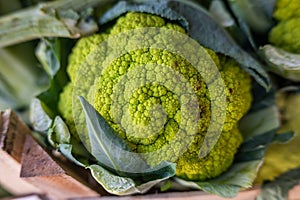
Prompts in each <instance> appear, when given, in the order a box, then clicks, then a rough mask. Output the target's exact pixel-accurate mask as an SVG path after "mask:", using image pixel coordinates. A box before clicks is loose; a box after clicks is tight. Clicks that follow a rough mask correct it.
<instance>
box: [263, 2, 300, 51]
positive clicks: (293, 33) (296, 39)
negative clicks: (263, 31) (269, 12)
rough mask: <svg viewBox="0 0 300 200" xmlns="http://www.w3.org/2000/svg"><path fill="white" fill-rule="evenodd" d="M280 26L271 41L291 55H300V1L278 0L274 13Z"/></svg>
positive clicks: (273, 30)
mask: <svg viewBox="0 0 300 200" xmlns="http://www.w3.org/2000/svg"><path fill="white" fill-rule="evenodd" d="M273 16H274V18H275V19H277V20H278V24H277V25H276V26H275V27H274V28H272V30H271V31H270V34H269V41H270V42H271V43H272V44H274V45H275V46H277V47H281V48H283V49H285V50H286V51H289V52H291V53H300V0H278V1H277V3H276V7H275V10H274V13H273Z"/></svg>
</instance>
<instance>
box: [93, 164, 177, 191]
mask: <svg viewBox="0 0 300 200" xmlns="http://www.w3.org/2000/svg"><path fill="white" fill-rule="evenodd" d="M87 168H89V169H90V170H91V172H92V175H93V177H94V178H95V179H96V180H97V181H98V182H99V183H100V184H101V185H102V186H103V188H104V189H105V190H106V191H108V192H109V193H111V194H116V195H131V194H143V193H145V192H147V191H148V190H149V189H150V188H152V187H153V186H155V185H156V184H158V183H159V182H161V181H163V180H166V179H168V178H170V177H172V176H174V174H173V173H175V168H170V169H169V170H170V171H171V172H172V173H162V174H161V177H160V178H158V179H155V180H152V181H148V182H146V183H142V184H137V183H136V182H135V181H134V180H133V179H131V178H128V177H121V176H116V175H114V174H112V173H111V172H109V171H107V170H106V169H104V168H103V167H101V166H99V165H91V166H88V167H87ZM166 172H167V170H166Z"/></svg>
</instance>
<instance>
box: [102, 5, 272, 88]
mask: <svg viewBox="0 0 300 200" xmlns="http://www.w3.org/2000/svg"><path fill="white" fill-rule="evenodd" d="M128 11H140V12H149V13H152V14H156V15H159V16H161V17H164V18H167V19H170V20H175V21H176V20H177V21H179V23H181V25H182V26H183V27H185V28H186V29H187V30H188V33H189V35H190V36H191V37H192V38H193V39H195V40H197V41H198V42H199V43H200V44H202V45H204V46H205V47H208V48H210V49H212V50H214V51H216V52H218V53H222V54H224V55H227V56H230V57H232V58H234V59H235V60H236V61H237V62H238V63H240V64H241V66H242V67H243V68H244V69H245V70H246V71H247V72H248V73H249V74H251V75H252V76H253V77H254V78H255V80H256V81H257V82H258V83H259V84H260V85H262V86H263V87H264V88H265V89H267V90H269V89H270V80H269V77H268V75H267V73H266V71H265V70H264V68H263V66H262V64H261V63H260V62H258V61H257V60H256V59H255V58H254V57H252V56H251V55H250V54H249V53H247V52H246V51H245V50H243V49H242V48H241V47H240V46H239V45H238V44H237V43H236V41H235V40H234V39H233V38H232V37H231V36H230V35H229V33H228V32H227V31H226V30H225V29H224V28H223V27H221V26H220V25H219V23H218V22H217V21H216V20H215V19H214V18H213V17H212V16H211V15H210V14H209V12H208V11H207V10H205V9H204V8H203V7H201V6H200V5H199V4H196V3H193V2H192V1H183V0H167V1H164V0H158V1H155V2H152V1H140V0H130V1H120V2H119V3H117V4H116V5H115V6H114V7H113V8H112V9H110V10H109V11H108V12H107V13H106V14H104V15H103V16H102V17H100V20H99V21H100V23H101V24H104V23H106V22H108V21H110V20H113V19H116V18H118V17H119V16H120V15H121V14H123V13H125V12H128ZM187 26H188V27H187Z"/></svg>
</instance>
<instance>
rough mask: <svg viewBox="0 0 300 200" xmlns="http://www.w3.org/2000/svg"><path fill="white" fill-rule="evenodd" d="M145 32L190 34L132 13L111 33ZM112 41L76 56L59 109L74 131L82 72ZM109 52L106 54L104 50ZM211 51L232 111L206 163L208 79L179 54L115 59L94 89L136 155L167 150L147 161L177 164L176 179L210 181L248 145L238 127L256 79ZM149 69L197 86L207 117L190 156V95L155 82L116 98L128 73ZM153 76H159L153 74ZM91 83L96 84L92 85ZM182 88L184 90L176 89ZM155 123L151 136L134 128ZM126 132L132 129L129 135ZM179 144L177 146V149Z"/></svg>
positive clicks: (89, 41)
mask: <svg viewBox="0 0 300 200" xmlns="http://www.w3.org/2000/svg"><path fill="white" fill-rule="evenodd" d="M143 27H162V28H168V29H171V30H175V31H178V32H181V33H185V31H184V29H182V28H181V27H180V26H178V25H176V24H172V23H169V22H166V21H165V20H164V19H162V18H161V17H158V16H154V15H151V14H144V13H127V14H126V15H125V16H122V17H120V18H119V19H118V20H117V22H116V24H115V25H114V26H113V27H112V28H111V29H110V30H109V33H108V34H109V35H116V34H118V33H121V32H122V31H125V30H131V29H135V28H143ZM107 36H108V35H107V34H98V35H93V36H90V37H87V38H83V39H80V40H79V42H78V43H77V45H76V46H75V48H74V49H73V53H72V55H71V56H70V64H69V67H68V73H69V75H70V78H71V83H70V84H69V85H68V86H66V89H65V90H64V92H63V93H62V94H61V96H60V97H61V98H60V102H59V110H60V111H61V114H62V116H63V117H64V118H65V120H66V121H67V123H68V124H69V125H70V126H73V127H74V122H73V116H72V109H70V108H72V105H71V104H72V100H70V98H72V94H71V93H72V86H73V84H74V83H75V79H76V76H77V72H78V70H79V68H80V66H81V64H82V62H84V61H85V59H86V57H87V55H88V54H89V53H91V52H92V51H93V49H94V48H95V47H96V46H97V45H98V44H99V43H101V42H102V41H103V40H105V38H107ZM100 51H101V50H100ZM103 51H105V50H104V49H103ZM207 51H208V53H209V54H210V56H211V57H212V59H213V60H214V62H215V63H216V65H217V67H218V69H219V70H220V74H221V77H222V78H223V80H224V83H225V86H226V101H227V102H226V103H227V107H226V120H225V125H224V127H223V132H222V134H221V136H220V137H219V140H218V142H217V143H216V145H215V146H214V148H213V149H212V151H211V152H210V154H209V155H207V156H206V157H204V158H202V159H200V158H199V152H200V148H201V144H202V142H203V141H204V137H205V134H206V131H207V129H208V126H209V124H210V116H211V109H210V106H211V101H210V98H209V94H208V89H207V86H206V84H205V82H204V81H203V78H202V77H201V76H200V74H199V72H197V70H196V69H195V68H194V67H193V66H192V65H191V64H190V63H189V62H187V61H186V60H185V59H183V58H182V57H180V56H179V55H176V54H174V53H171V52H168V51H164V50H160V49H147V48H145V49H138V50H136V51H134V52H128V53H126V54H124V55H122V56H120V57H118V58H117V59H115V60H114V61H113V62H112V63H111V64H110V65H109V66H107V68H106V69H105V71H104V72H103V74H102V76H101V77H99V78H100V79H99V80H100V81H96V82H95V83H96V84H95V85H94V89H95V91H96V92H95V93H94V96H93V98H94V105H93V106H94V107H95V109H96V110H97V111H99V113H100V114H101V115H102V116H103V117H104V118H105V119H106V120H107V121H108V123H109V124H110V125H111V126H112V128H113V129H114V130H115V131H116V132H117V133H118V134H119V135H120V136H121V137H122V138H123V139H124V140H125V141H127V143H128V144H129V146H130V147H131V148H132V150H133V151H135V152H138V153H147V152H154V151H156V150H159V149H161V151H160V153H159V154H153V155H152V156H149V157H147V158H146V160H147V162H148V163H149V164H150V165H156V164H159V163H160V162H161V161H163V160H168V161H172V162H176V163H177V168H176V175H177V176H179V177H182V178H185V179H188V180H205V179H209V178H213V177H216V176H218V175H219V174H221V173H222V172H224V171H225V170H226V169H227V168H228V167H229V166H230V165H231V164H232V162H233V159H234V154H235V153H236V151H237V148H238V147H239V145H240V144H241V142H242V136H241V134H240V133H239V130H238V129H237V122H238V120H239V119H240V118H241V117H242V116H243V115H244V114H245V113H246V112H247V111H248V109H249V107H250V104H251V100H252V97H251V78H250V76H249V75H248V74H247V73H246V72H245V71H243V70H242V69H241V68H240V67H239V66H238V64H237V63H236V62H235V61H234V60H232V59H229V58H226V57H224V56H218V55H217V54H215V53H214V52H213V51H211V50H207ZM145 64H147V67H148V68H147V67H145V69H144V70H146V71H147V70H148V72H147V75H149V76H154V75H155V76H156V78H157V79H158V80H159V79H160V77H161V78H165V77H167V76H168V70H166V71H164V70H162V71H155V70H157V68H153V69H152V68H151V66H152V65H151V64H153V65H161V66H163V67H162V68H163V69H165V68H164V67H167V68H170V69H172V70H175V71H176V72H178V73H179V74H181V75H182V78H183V79H184V80H183V81H181V79H179V80H177V79H176V80H173V81H174V83H175V84H173V85H174V90H176V89H177V90H180V89H183V88H180V86H181V85H184V81H186V80H188V83H189V85H191V86H192V89H193V92H194V93H195V95H196V97H197V100H198V102H199V105H197V106H198V107H197V109H199V110H200V112H201V114H200V120H199V126H198V127H196V128H197V131H196V133H193V135H192V138H193V140H192V141H190V142H187V143H189V144H188V145H189V146H188V147H187V149H186V151H185V152H180V151H181V150H180V149H178V146H177V145H176V142H177V143H181V144H182V143H185V142H186V140H185V139H186V138H187V137H189V134H191V133H189V129H190V128H191V129H193V128H194V127H189V126H188V124H189V123H190V119H189V118H188V115H185V113H184V111H182V110H181V109H180V108H181V105H180V102H184V101H185V100H184V96H181V97H180V99H178V97H176V95H175V94H174V93H173V91H172V90H170V88H168V87H166V86H165V85H164V84H158V83H154V82H151V83H150V82H149V83H147V84H144V85H143V86H141V87H139V88H138V89H136V90H134V91H133V92H132V93H131V96H130V97H129V98H128V97H126V94H125V93H123V92H122V91H120V92H118V93H116V94H117V96H116V95H115V94H114V95H112V93H113V91H114V89H116V87H117V83H118V81H120V79H121V78H122V77H124V75H125V74H127V73H129V72H130V71H131V70H133V69H136V68H137V67H138V66H141V65H145ZM149 64H150V65H149ZM167 68H166V69H167ZM91 70H93V69H91ZM153 71H155V73H152V72H153ZM139 78H140V77H139V74H135V75H134V76H130V79H129V80H128V81H132V79H136V80H137V81H138V79H139ZM169 78H170V80H171V79H172V77H169ZM89 81H90V82H91V80H89ZM176 81H177V82H176ZM158 82H159V81H158ZM176 83H177V84H176ZM171 85H172V84H171ZM176 85H178V87H179V88H176V87H175V86H176ZM216 89H217V88H216ZM114 101H117V102H118V103H119V105H118V104H117V105H118V106H117V108H114V109H116V110H118V109H119V110H122V108H123V107H126V106H128V110H129V115H130V116H127V115H125V114H123V113H122V112H112V109H113V108H112V107H113V106H112V105H113V102H114ZM114 105H115V104H114ZM156 105H161V106H162V108H163V109H164V111H165V115H164V114H161V112H157V110H155V109H153V108H156ZM118 107H119V108H118ZM116 113H117V114H116ZM151 116H155V118H156V121H155V123H150V122H151ZM128 118H130V119H131V120H129V119H128ZM160 118H161V119H162V120H161V121H163V122H165V124H163V125H161V124H160V120H157V119H160ZM132 123H134V125H133V124H132ZM180 123H184V124H185V125H186V127H187V128H186V129H185V131H179V129H180V128H179V127H180V125H179V124H180ZM120 124H121V125H122V127H121V126H120ZM149 124H150V125H151V128H150V129H149V130H150V131H149V130H143V129H141V130H142V131H136V129H134V128H133V127H134V126H135V127H139V126H140V127H143V126H146V127H147V126H148V125H149ZM71 130H72V128H71ZM73 130H74V128H73ZM124 130H128V132H127V131H126V132H125V131H124ZM137 130H138V129H137ZM153 130H156V131H153ZM74 132H75V131H74ZM73 134H76V133H73ZM174 141H176V142H175V143H174V144H172V142H174ZM179 146H180V145H179ZM178 155H180V157H179V159H176V160H174V158H177V156H178Z"/></svg>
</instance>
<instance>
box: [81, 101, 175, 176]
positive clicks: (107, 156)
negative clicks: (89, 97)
mask: <svg viewBox="0 0 300 200" xmlns="http://www.w3.org/2000/svg"><path fill="white" fill-rule="evenodd" d="M80 101H81V104H82V107H83V110H84V113H85V119H86V124H87V127H88V132H89V141H90V143H91V145H90V146H91V152H90V153H91V154H92V155H93V156H94V157H95V158H96V159H97V160H98V162H99V163H101V164H102V165H104V166H105V167H107V168H109V169H111V170H112V171H114V172H115V173H117V174H119V175H122V176H129V177H132V178H134V177H139V179H141V180H147V179H149V178H150V179H151V178H153V177H155V176H156V175H157V171H160V170H161V169H162V168H165V167H168V166H175V164H172V163H168V162H162V163H160V164H159V165H158V166H155V167H151V166H149V165H148V164H147V163H146V161H145V160H144V159H143V158H142V157H141V156H140V154H138V153H134V152H131V151H130V148H129V147H128V145H127V144H126V142H125V141H124V140H123V139H122V138H120V137H119V135H118V134H117V133H115V132H114V130H113V129H112V128H111V127H110V126H109V124H108V123H107V122H106V120H105V119H104V118H103V117H102V116H101V115H100V114H99V113H98V112H97V111H96V110H95V109H94V108H93V106H91V105H90V104H89V103H88V102H87V101H86V100H85V99H84V98H83V97H80Z"/></svg>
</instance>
